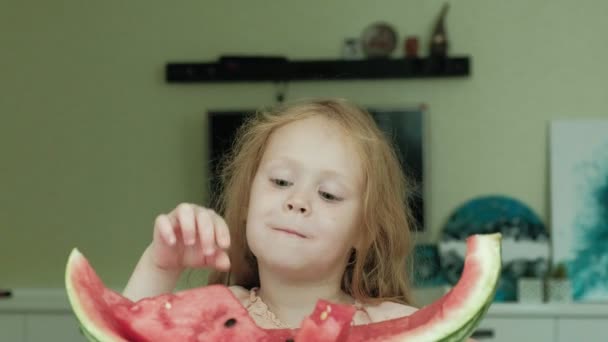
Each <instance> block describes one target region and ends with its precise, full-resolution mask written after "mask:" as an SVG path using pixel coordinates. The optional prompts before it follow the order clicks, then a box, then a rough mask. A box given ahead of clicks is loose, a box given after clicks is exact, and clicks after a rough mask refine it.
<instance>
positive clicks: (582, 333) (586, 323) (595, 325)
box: [557, 317, 608, 342]
mask: <svg viewBox="0 0 608 342" xmlns="http://www.w3.org/2000/svg"><path fill="white" fill-rule="evenodd" d="M607 328H608V317H606V318H604V319H599V318H560V319H559V324H558V327H557V336H558V339H557V341H558V342H572V341H586V342H605V341H608V333H607V332H606V329H607Z"/></svg>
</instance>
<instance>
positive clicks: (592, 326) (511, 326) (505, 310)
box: [476, 303, 608, 342]
mask: <svg viewBox="0 0 608 342" xmlns="http://www.w3.org/2000/svg"><path fill="white" fill-rule="evenodd" d="M607 328H608V305H605V304H582V303H581V304H575V303H571V304H515V303H514V304H502V303H496V304H493V305H492V306H491V307H490V310H489V311H488V313H487V315H486V317H485V318H484V320H483V321H482V322H481V324H480V326H479V327H478V329H477V331H483V332H491V333H492V335H493V336H491V337H478V338H476V340H478V341H479V342H490V341H491V342H503V341H505V342H506V341H531V342H537V341H538V342H545V341H546V342H573V341H585V342H600V341H601V342H606V341H608V333H606V329H607Z"/></svg>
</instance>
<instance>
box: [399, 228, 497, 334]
mask: <svg viewBox="0 0 608 342" xmlns="http://www.w3.org/2000/svg"><path fill="white" fill-rule="evenodd" d="M469 239H480V240H479V241H478V242H477V243H478V244H479V245H480V246H482V247H483V249H482V250H479V251H477V253H482V255H481V256H476V257H474V258H475V260H476V261H477V262H480V263H483V270H484V271H485V272H484V273H482V274H484V275H485V276H484V277H483V279H480V280H478V281H477V282H475V284H476V285H475V286H476V289H473V292H472V293H469V294H468V295H467V297H468V298H471V299H470V301H468V302H467V303H466V305H464V306H465V307H466V309H463V310H462V312H458V316H457V317H458V319H453V320H442V322H443V326H432V325H429V326H421V327H419V328H417V330H418V332H410V333H406V334H404V335H402V336H399V335H397V336H395V337H394V338H389V340H390V341H395V342H396V341H400V342H406V341H429V342H431V341H432V342H436V341H464V340H466V339H467V337H468V336H470V335H471V334H472V332H473V329H475V327H476V326H477V325H478V324H479V322H480V321H481V319H482V318H483V316H484V315H485V312H486V311H487V310H488V308H489V306H490V305H491V302H492V300H493V298H494V295H495V293H496V286H497V284H498V279H499V277H500V270H501V266H502V264H501V244H500V242H501V239H502V235H501V234H500V233H494V234H486V235H476V236H472V237H470V238H469ZM465 263H466V260H465ZM465 269H466V267H465ZM457 286H458V284H456V286H455V288H456V287H457ZM446 323H447V324H446Z"/></svg>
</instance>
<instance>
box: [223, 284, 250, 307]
mask: <svg viewBox="0 0 608 342" xmlns="http://www.w3.org/2000/svg"><path fill="white" fill-rule="evenodd" d="M228 289H230V291H231V292H232V294H233V295H234V296H235V297H236V298H237V299H238V300H240V301H241V303H244V302H245V301H247V299H249V296H250V291H249V290H247V289H246V288H244V287H242V286H238V285H232V286H228Z"/></svg>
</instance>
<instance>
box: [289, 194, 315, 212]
mask: <svg viewBox="0 0 608 342" xmlns="http://www.w3.org/2000/svg"><path fill="white" fill-rule="evenodd" d="M285 209H286V210H287V211H291V212H295V213H298V214H304V215H306V214H309V213H310V205H309V204H308V201H306V200H304V199H303V198H301V197H296V196H291V197H289V198H288V199H287V201H286V202H285Z"/></svg>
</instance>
